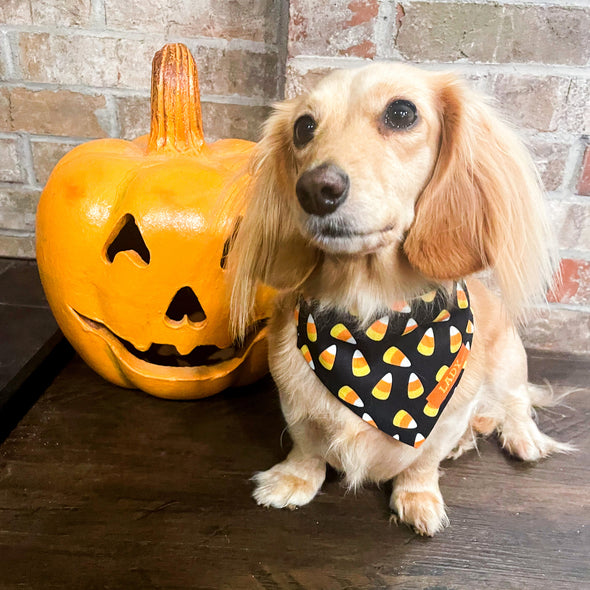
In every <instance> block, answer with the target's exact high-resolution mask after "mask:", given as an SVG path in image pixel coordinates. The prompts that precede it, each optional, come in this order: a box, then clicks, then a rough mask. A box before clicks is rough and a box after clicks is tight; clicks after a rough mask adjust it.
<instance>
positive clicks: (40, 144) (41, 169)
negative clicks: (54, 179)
mask: <svg viewBox="0 0 590 590" xmlns="http://www.w3.org/2000/svg"><path fill="white" fill-rule="evenodd" d="M76 145H77V144H75V143H69V142H68V143H61V142H54V141H32V142H31V151H32V153H33V169H34V171H35V178H36V179H37V182H38V183H39V184H40V185H41V186H43V185H45V183H46V182H47V179H48V178H49V175H50V174H51V171H52V170H53V168H54V167H55V165H56V164H57V163H58V162H59V160H60V159H61V158H62V157H63V156H65V155H66V154H67V153H68V152H69V151H70V150H72V149H73V148H74V147H75V146H76Z"/></svg>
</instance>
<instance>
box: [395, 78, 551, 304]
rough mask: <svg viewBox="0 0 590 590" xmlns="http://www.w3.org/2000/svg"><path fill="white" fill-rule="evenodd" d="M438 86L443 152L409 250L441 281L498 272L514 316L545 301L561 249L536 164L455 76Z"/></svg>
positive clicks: (417, 216) (417, 262)
mask: <svg viewBox="0 0 590 590" xmlns="http://www.w3.org/2000/svg"><path fill="white" fill-rule="evenodd" d="M433 75H434V76H435V78H436V80H437V83H438V90H437V96H438V101H439V104H438V110H439V117H440V122H441V137H440V150H439V155H438V160H437V163H436V165H435V168H434V172H433V174H432V177H431V179H430V181H429V183H428V184H427V186H426V188H425V189H424V191H423V192H422V194H421V196H420V197H419V199H418V202H417V204H416V214H415V219H414V222H413V225H412V226H411V228H410V230H409V232H408V235H407V237H406V240H405V242H404V251H405V253H406V256H407V257H408V260H409V261H410V263H411V264H412V265H413V266H414V267H416V268H417V269H418V270H420V271H421V272H422V273H423V274H424V275H426V276H428V277H431V278H435V279H457V278H459V277H464V276H466V275H469V274H471V273H474V272H477V271H479V270H482V269H484V268H488V267H491V268H493V269H494V271H495V274H496V277H497V280H498V283H499V286H500V288H501V290H502V292H503V295H504V297H505V299H506V301H507V304H508V306H509V308H511V309H512V310H513V311H518V310H519V309H520V308H521V307H522V306H523V305H525V304H526V303H528V302H529V301H532V300H534V299H535V298H536V297H538V296H539V295H543V296H544V295H545V293H546V290H547V288H548V286H549V284H550V283H551V277H552V273H553V269H554V266H555V258H556V256H555V246H554V239H553V236H552V233H551V231H550V227H549V224H548V219H547V214H546V212H545V203H544V198H543V192H542V190H541V188H540V183H539V179H538V175H537V172H536V170H535V168H534V165H533V163H532V160H531V158H530V156H529V154H528V152H527V151H526V149H525V147H524V146H523V145H522V143H521V141H520V140H519V139H518V138H517V136H516V134H515V133H514V132H513V131H512V130H511V129H510V128H509V127H508V126H507V125H506V124H505V123H504V122H502V121H501V120H500V119H499V118H498V116H497V115H496V114H495V113H494V112H493V111H492V109H491V108H490V107H489V106H488V105H487V104H486V103H485V101H484V100H483V98H482V97H480V96H479V95H478V94H476V93H475V92H474V91H472V90H470V89H469V88H468V87H467V86H466V85H465V84H464V83H463V82H461V81H460V80H458V79H457V78H456V77H455V76H453V75H451V74H433Z"/></svg>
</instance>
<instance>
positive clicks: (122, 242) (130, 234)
mask: <svg viewBox="0 0 590 590" xmlns="http://www.w3.org/2000/svg"><path fill="white" fill-rule="evenodd" d="M120 226H121V229H120V230H119V231H118V233H117V234H116V236H115V238H114V239H113V241H112V242H111V243H110V245H109V246H108V248H107V252H106V256H107V260H108V261H109V262H113V260H114V259H115V256H117V254H118V253H119V252H128V251H133V252H135V253H136V254H138V255H139V257H140V258H141V259H142V260H143V261H144V262H145V263H146V264H149V263H150V251H149V250H148V247H147V245H146V243H145V241H144V239H143V238H142V236H141V232H140V231H139V228H138V227H137V223H135V218H134V217H133V215H130V214H129V213H127V214H126V215H125V217H123V219H122V220H121V222H120Z"/></svg>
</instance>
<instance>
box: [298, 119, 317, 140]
mask: <svg viewBox="0 0 590 590" xmlns="http://www.w3.org/2000/svg"><path fill="white" fill-rule="evenodd" d="M316 127H317V123H316V122H315V120H314V118H313V117H312V116H311V115H303V116H302V117H299V119H297V121H295V125H293V143H294V144H295V147H296V148H302V147H304V146H306V145H307V144H308V143H309V142H310V141H311V140H312V139H313V134H314V133H315V130H316Z"/></svg>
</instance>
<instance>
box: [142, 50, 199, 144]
mask: <svg viewBox="0 0 590 590" xmlns="http://www.w3.org/2000/svg"><path fill="white" fill-rule="evenodd" d="M151 111H152V119H151V125H150V137H149V140H148V146H147V151H148V152H163V153H166V152H170V151H173V152H176V153H183V152H194V153H198V152H200V151H201V149H202V147H203V145H204V143H205V138H204V137H203V122H202V117H201V100H200V97H199V77H198V75H197V66H196V64H195V60H194V59H193V56H192V55H191V53H190V51H189V50H188V48H187V47H186V45H183V44H182V43H170V44H168V45H165V46H164V47H162V49H160V51H158V52H157V53H156V55H155V56H154V60H153V62H152V94H151Z"/></svg>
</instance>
